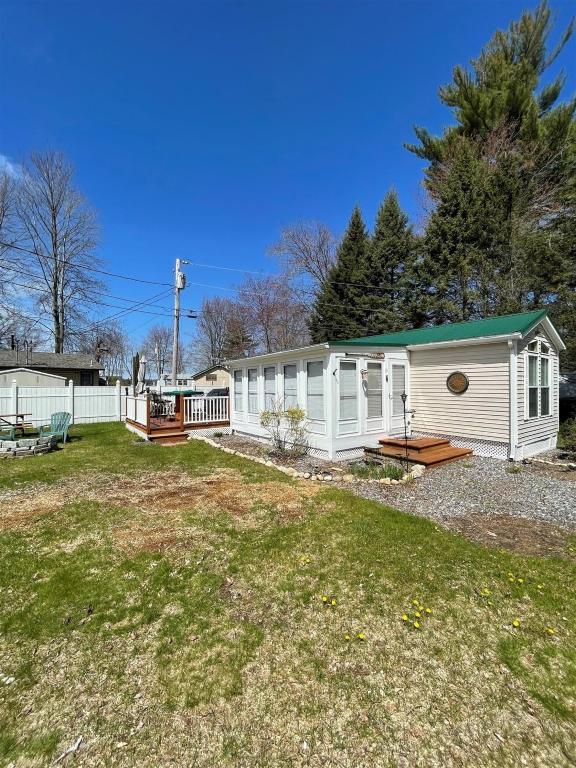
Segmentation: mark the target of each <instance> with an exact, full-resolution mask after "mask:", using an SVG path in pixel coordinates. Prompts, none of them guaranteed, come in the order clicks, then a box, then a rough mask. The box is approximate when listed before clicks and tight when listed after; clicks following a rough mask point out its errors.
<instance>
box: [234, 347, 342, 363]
mask: <svg viewBox="0 0 576 768" xmlns="http://www.w3.org/2000/svg"><path fill="white" fill-rule="evenodd" d="M330 346H331V345H330V344H328V342H326V343H325V344H311V345H310V346H308V347H297V348H296V349H284V350H282V351H281V352H267V353H266V354H263V355H254V356H253V357H239V358H237V359H236V360H225V361H224V365H226V366H227V367H231V366H238V365H246V363H250V362H254V363H257V362H258V361H260V360H262V361H264V362H266V361H267V360H273V359H275V358H279V359H286V358H291V357H299V356H300V355H301V354H303V355H307V354H308V353H309V352H319V351H320V350H326V349H329V348H330Z"/></svg>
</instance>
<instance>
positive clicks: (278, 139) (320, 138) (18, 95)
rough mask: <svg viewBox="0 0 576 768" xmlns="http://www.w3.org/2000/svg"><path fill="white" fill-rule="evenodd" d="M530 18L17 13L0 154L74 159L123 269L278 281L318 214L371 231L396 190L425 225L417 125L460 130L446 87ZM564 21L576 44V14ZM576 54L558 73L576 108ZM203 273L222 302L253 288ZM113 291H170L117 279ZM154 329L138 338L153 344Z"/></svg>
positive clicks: (90, 8) (450, 11)
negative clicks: (498, 32) (452, 123)
mask: <svg viewBox="0 0 576 768" xmlns="http://www.w3.org/2000/svg"><path fill="white" fill-rule="evenodd" d="M533 5H534V3H531V4H528V7H533ZM525 7H527V3H526V2H524V1H521V2H518V1H517V0H506V2H503V1H498V0H435V2H430V1H429V0H418V1H416V0H408V1H402V2H397V1H395V2H368V0H362V1H356V0H348V2H341V1H340V0H332V1H331V2H328V1H325V2H324V1H321V0H308V1H307V2H286V1H284V0H273V1H272V2H271V1H270V0H267V1H266V2H261V1H260V0H250V1H244V2H230V1H225V0H211V2H208V1H206V2H196V1H193V0H190V1H189V2H184V0H179V1H178V2H176V0H171V1H169V2H150V1H149V0H139V2H136V1H135V0H134V1H132V2H128V1H127V0H123V1H122V2H118V1H117V2H109V1H108V0H99V2H81V1H80V0H78V1H75V2H64V1H63V0H50V1H46V2H33V1H32V0H17V2H14V1H13V0H0V94H1V98H0V155H3V156H5V157H7V158H9V159H10V160H11V161H13V162H18V161H19V160H20V159H21V158H22V157H24V156H25V155H26V154H27V153H28V152H30V151H32V150H35V149H47V148H55V149H60V150H62V151H63V152H64V153H65V154H66V155H67V156H68V157H69V158H70V159H71V160H72V162H73V163H74V164H75V166H76V168H77V181H78V184H79V186H80V187H81V189H82V190H83V191H84V193H85V194H86V195H87V196H88V198H89V199H90V201H91V202H92V204H93V205H94V206H95V207H96V209H97V210H98V211H99V214H100V221H101V227H102V243H101V248H100V252H101V255H102V256H103V257H104V259H105V260H106V262H107V265H108V268H109V269H111V270H112V271H117V272H122V273H127V274H132V275H139V276H143V277H148V278H150V279H158V280H169V279H170V270H171V269H172V266H173V261H174V258H175V257H176V256H179V257H181V258H188V259H191V260H196V261H198V262H201V263H206V264H212V265H218V266H224V267H234V268H242V269H247V270H264V271H274V270H275V263H274V261H272V260H271V259H270V257H268V256H267V255H266V248H267V246H268V245H269V244H270V243H271V242H273V241H274V240H275V239H276V237H277V235H278V233H279V230H280V228H281V227H282V226H283V225H286V224H289V223H291V222H293V221H295V220H297V219H299V218H310V219H311V218H316V219H320V220H322V221H324V222H326V223H327V224H328V225H330V226H331V227H332V228H333V229H334V230H335V231H337V232H341V231H342V229H343V228H344V227H345V225H346V222H347V219H348V217H349V214H350V211H351V209H352V207H353V205H354V204H356V203H358V204H359V205H360V206H361V208H362V210H363V212H364V214H365V218H366V219H367V222H368V223H369V224H371V223H372V220H373V217H374V213H375V210H376V208H377V206H378V204H379V202H380V200H381V199H382V197H383V196H384V194H385V193H386V191H387V190H388V189H389V188H390V187H395V188H396V189H397V191H398V193H399V196H400V200H401V203H402V205H403V206H404V208H405V209H406V211H407V212H408V213H409V215H410V217H411V219H412V220H413V222H414V223H415V224H416V225H417V223H418V220H419V216H420V211H421V204H422V192H421V181H422V164H421V162H420V161H418V159H417V158H415V157H414V156H413V155H411V154H410V153H409V152H408V151H406V150H405V149H404V148H403V142H406V141H411V140H412V138H413V134H412V125H413V124H421V125H425V126H426V127H428V128H430V129H432V130H434V131H440V130H441V129H442V127H443V126H444V125H445V124H447V123H448V122H449V113H448V111H447V110H446V109H445V108H442V107H441V106H440V104H439V102H438V98H437V89H438V86H439V85H441V84H443V83H445V82H447V81H448V80H449V79H450V74H451V71H452V68H453V66H454V65H455V64H457V63H461V64H465V63H466V62H467V61H468V60H469V59H470V58H471V56H473V55H475V54H476V53H477V52H478V51H479V50H480V48H481V47H482V45H483V44H484V43H485V42H486V41H487V40H488V38H489V37H490V35H491V34H492V33H493V31H494V30H495V29H496V28H497V27H504V26H507V25H508V23H509V21H510V20H511V19H514V18H516V17H518V16H519V15H520V13H521V11H522V10H523V9H524V8H525ZM553 7H554V10H555V11H556V12H557V16H558V26H557V31H559V30H560V29H561V28H563V27H564V26H565V25H566V24H567V22H568V20H569V18H570V13H571V11H572V12H573V10H574V6H573V3H572V2H568V0H556V1H555V2H553ZM574 45H575V43H574V41H572V42H571V44H570V49H569V50H568V51H567V52H565V54H564V55H563V56H562V59H561V61H560V62H559V67H562V68H564V69H566V70H568V73H567V74H568V82H567V87H566V90H565V94H566V96H568V95H572V94H573V93H574V91H575V90H576V73H575V71H574V66H573V63H574ZM187 274H188V279H189V281H190V282H199V283H204V284H209V285H214V286H222V287H224V288H226V287H227V288H230V287H232V286H233V285H234V283H235V282H237V281H238V279H240V277H241V275H239V274H235V273H233V272H229V273H228V272H225V271H217V270H212V269H207V268H199V267H194V268H188V269H187ZM109 290H110V292H111V293H115V294H117V295H123V296H130V297H133V298H142V297H145V296H149V295H151V294H152V293H155V290H154V289H151V288H150V287H148V288H146V287H140V286H137V285H135V284H131V283H126V282H123V281H115V280H113V281H111V282H110V287H109ZM213 294H218V295H233V294H232V293H231V292H230V291H228V292H227V291H224V290H216V289H214V288H207V287H202V286H193V285H190V287H189V288H188V289H187V290H186V292H185V294H184V297H183V304H184V306H186V307H198V306H199V305H200V303H201V300H202V297H203V296H204V295H213ZM166 306H169V301H166ZM111 311H112V310H110V312H111ZM156 319H157V320H158V319H160V320H161V318H156ZM153 321H154V318H151V317H148V316H145V315H131V316H130V317H129V318H128V319H127V321H126V326H127V327H128V328H129V329H131V330H133V331H134V332H135V333H136V334H141V333H144V332H145V331H146V327H147V326H146V325H144V323H148V324H150V323H151V322H153ZM184 330H185V332H186V333H188V334H190V333H192V332H193V322H192V321H186V324H185V326H184Z"/></svg>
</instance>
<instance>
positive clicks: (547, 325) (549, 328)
mask: <svg viewBox="0 0 576 768" xmlns="http://www.w3.org/2000/svg"><path fill="white" fill-rule="evenodd" d="M539 325H542V326H543V327H544V329H545V330H546V332H547V333H548V335H549V337H550V341H552V343H553V344H554V345H555V346H556V348H557V350H558V351H559V352H563V351H564V350H565V349H566V344H564V342H563V341H562V339H561V338H560V334H559V333H558V331H557V330H556V328H554V325H553V323H552V320H550V318H549V317H547V316H546V317H543V318H541V319H540V320H538V321H537V322H535V323H534V325H532V326H531V327H530V329H529V330H528V331H526V333H525V334H524V337H526V336H528V334H529V333H531V332H532V331H533V330H534V328H537V327H538V326H539Z"/></svg>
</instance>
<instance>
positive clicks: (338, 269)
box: [309, 207, 369, 343]
mask: <svg viewBox="0 0 576 768" xmlns="http://www.w3.org/2000/svg"><path fill="white" fill-rule="evenodd" d="M368 244H369V241H368V235H367V233H366V227H365V225H364V221H363V219H362V214H361V212H360V209H359V208H358V207H356V208H354V211H353V212H352V216H351V217H350V222H349V224H348V228H347V230H346V232H345V234H344V237H343V239H342V242H341V244H340V247H339V248H338V253H337V255H336V263H335V264H334V266H333V267H331V269H330V270H329V272H328V274H327V276H326V279H325V280H324V281H323V282H322V283H321V285H320V290H319V291H318V294H317V295H316V298H315V300H314V305H313V308H312V313H311V316H310V321H309V327H310V335H311V337H312V341H313V342H314V343H318V342H322V341H331V340H337V339H349V338H353V337H355V336H364V335H366V328H367V324H366V312H365V305H364V302H363V296H364V293H365V291H366V259H367V251H368Z"/></svg>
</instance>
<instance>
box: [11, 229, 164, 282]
mask: <svg viewBox="0 0 576 768" xmlns="http://www.w3.org/2000/svg"><path fill="white" fill-rule="evenodd" d="M0 246H3V247H4V248H13V249H14V250H16V251H21V252H22V253H29V254H31V255H32V256H37V257H38V258H39V259H50V258H52V257H51V256H48V255H47V254H45V253H38V251H32V250H30V248H22V246H20V245H12V244H10V243H4V242H2V241H0ZM63 264H64V265H65V266H72V267H78V268H80V269H85V270H88V271H89V272H98V273H99V274H101V275H108V276H109V277H117V278H119V279H121V280H131V281H132V282H135V283H146V284H147V285H167V286H169V287H170V288H171V287H172V285H171V283H162V282H159V281H158V280H145V279H144V278H142V277H131V276H130V275H120V274H118V273H117V272H109V271H108V270H106V269H97V268H96V267H88V266H86V265H85V264H77V263H76V262H72V261H66V262H63Z"/></svg>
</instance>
